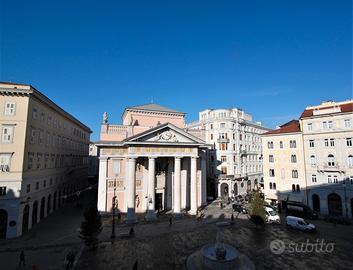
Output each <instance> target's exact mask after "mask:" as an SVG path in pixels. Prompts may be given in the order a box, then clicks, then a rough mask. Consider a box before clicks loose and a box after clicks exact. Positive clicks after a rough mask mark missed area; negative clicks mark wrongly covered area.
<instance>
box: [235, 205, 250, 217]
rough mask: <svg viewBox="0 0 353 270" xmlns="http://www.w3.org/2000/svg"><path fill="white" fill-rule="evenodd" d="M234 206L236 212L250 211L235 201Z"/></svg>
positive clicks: (244, 212)
mask: <svg viewBox="0 0 353 270" xmlns="http://www.w3.org/2000/svg"><path fill="white" fill-rule="evenodd" d="M232 206H233V210H234V212H238V213H243V214H248V213H249V211H248V209H246V208H245V207H244V206H243V205H242V204H237V203H233V205H232Z"/></svg>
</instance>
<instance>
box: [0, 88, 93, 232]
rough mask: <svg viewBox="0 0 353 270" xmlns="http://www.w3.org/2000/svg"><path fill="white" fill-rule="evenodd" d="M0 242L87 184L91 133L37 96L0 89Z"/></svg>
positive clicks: (21, 90) (24, 90)
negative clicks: (0, 239)
mask: <svg viewBox="0 0 353 270" xmlns="http://www.w3.org/2000/svg"><path fill="white" fill-rule="evenodd" d="M0 132H1V138H0V237H1V238H12V237H16V236H19V235H21V234H22V233H23V232H26V231H27V230H29V229H30V228H31V227H32V226H33V225H35V224H36V223H38V222H39V221H40V220H42V219H43V218H45V217H46V216H47V215H49V214H50V213H51V212H53V211H54V210H55V209H57V208H58V207H60V205H61V204H62V203H63V201H64V199H65V198H67V197H68V196H70V195H71V194H73V193H74V192H75V191H76V190H79V189H80V188H81V187H82V185H85V184H86V180H87V156H88V144H89V137H90V132H91V131H90V129H89V128H88V127H86V126H85V125H83V124H82V123H81V122H79V121H78V120H77V119H75V118H74V117H73V116H71V115H70V114H68V113H67V112H65V111H64V110H63V109H61V108H60V107H59V106H57V105H56V104H55V103H54V102H52V101H51V100H50V99H49V98H47V97H46V96H44V95H43V94H42V93H40V92H39V91H38V90H36V89H35V88H33V87H32V86H30V85H26V84H14V83H0Z"/></svg>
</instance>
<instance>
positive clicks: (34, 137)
mask: <svg viewBox="0 0 353 270" xmlns="http://www.w3.org/2000/svg"><path fill="white" fill-rule="evenodd" d="M30 135H31V138H30V143H31V144H33V143H35V140H36V129H35V128H33V127H31V134H30Z"/></svg>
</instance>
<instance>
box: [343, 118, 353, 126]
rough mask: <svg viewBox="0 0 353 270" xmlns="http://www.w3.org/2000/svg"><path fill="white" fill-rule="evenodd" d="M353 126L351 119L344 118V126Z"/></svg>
mask: <svg viewBox="0 0 353 270" xmlns="http://www.w3.org/2000/svg"><path fill="white" fill-rule="evenodd" d="M351 126H352V124H351V119H344V127H346V128H350V127H351Z"/></svg>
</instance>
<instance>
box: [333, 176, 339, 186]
mask: <svg viewBox="0 0 353 270" xmlns="http://www.w3.org/2000/svg"><path fill="white" fill-rule="evenodd" d="M333 182H334V183H335V184H337V183H338V178H337V175H334V176H333Z"/></svg>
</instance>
